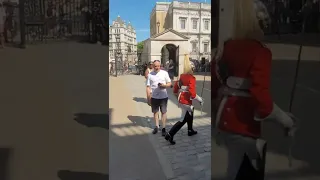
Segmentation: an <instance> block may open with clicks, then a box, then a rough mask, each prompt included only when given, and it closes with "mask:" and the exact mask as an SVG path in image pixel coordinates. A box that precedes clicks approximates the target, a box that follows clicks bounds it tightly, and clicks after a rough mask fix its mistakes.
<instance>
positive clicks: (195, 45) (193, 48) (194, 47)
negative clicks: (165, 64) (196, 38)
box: [191, 42, 197, 52]
mask: <svg viewBox="0 0 320 180" xmlns="http://www.w3.org/2000/svg"><path fill="white" fill-rule="evenodd" d="M191 46H192V52H197V42H191Z"/></svg>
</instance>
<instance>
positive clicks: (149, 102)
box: [147, 96, 151, 106]
mask: <svg viewBox="0 0 320 180" xmlns="http://www.w3.org/2000/svg"><path fill="white" fill-rule="evenodd" d="M147 103H148V105H149V106H151V98H150V97H149V96H148V97H147Z"/></svg>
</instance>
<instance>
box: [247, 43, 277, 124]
mask: <svg viewBox="0 0 320 180" xmlns="http://www.w3.org/2000/svg"><path fill="white" fill-rule="evenodd" d="M271 62H272V54H271V51H270V50H269V49H267V48H261V49H260V50H258V52H257V56H256V58H255V60H254V61H253V64H252V66H251V69H250V73H249V74H250V79H251V80H252V86H251V88H250V89H249V91H250V93H251V95H252V97H253V101H254V103H255V107H256V109H255V111H256V116H257V117H258V118H265V117H267V116H268V115H270V113H271V112H272V110H273V101H272V98H271V94H270V77H271Z"/></svg>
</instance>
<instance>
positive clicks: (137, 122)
mask: <svg viewBox="0 0 320 180" xmlns="http://www.w3.org/2000/svg"><path fill="white" fill-rule="evenodd" d="M197 118H203V116H194V119H197ZM128 119H129V120H130V121H131V122H132V123H134V124H135V125H138V126H142V127H148V128H150V124H148V123H146V124H144V123H143V122H142V121H145V122H148V119H149V121H150V122H151V123H152V124H153V117H149V116H145V117H143V116H131V115H129V116H128ZM159 119H160V121H159V122H160V126H161V125H162V122H161V115H160V118H159ZM180 120H181V118H168V119H167V123H169V122H174V123H175V122H177V121H180ZM195 121H196V120H195ZM195 121H194V122H195Z"/></svg>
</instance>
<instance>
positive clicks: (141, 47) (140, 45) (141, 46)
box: [137, 42, 143, 52]
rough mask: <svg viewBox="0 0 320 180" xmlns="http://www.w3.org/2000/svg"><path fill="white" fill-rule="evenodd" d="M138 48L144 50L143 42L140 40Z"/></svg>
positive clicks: (139, 50)
mask: <svg viewBox="0 0 320 180" xmlns="http://www.w3.org/2000/svg"><path fill="white" fill-rule="evenodd" d="M137 50H138V52H142V51H143V42H139V43H138V44H137Z"/></svg>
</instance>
